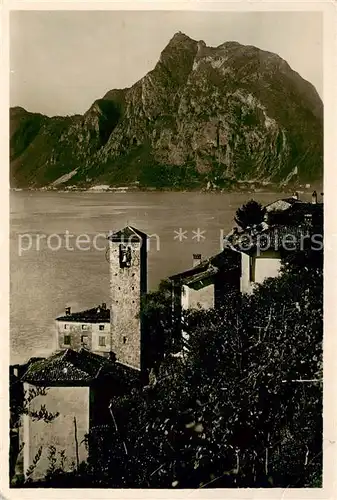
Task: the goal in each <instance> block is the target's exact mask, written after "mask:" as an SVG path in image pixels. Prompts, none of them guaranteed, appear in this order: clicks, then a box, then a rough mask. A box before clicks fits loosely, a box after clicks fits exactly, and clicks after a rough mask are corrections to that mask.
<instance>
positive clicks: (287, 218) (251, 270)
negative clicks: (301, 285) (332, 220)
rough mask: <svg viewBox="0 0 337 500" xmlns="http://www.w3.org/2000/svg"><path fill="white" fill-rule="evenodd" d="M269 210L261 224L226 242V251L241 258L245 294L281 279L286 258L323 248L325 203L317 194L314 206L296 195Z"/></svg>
mask: <svg viewBox="0 0 337 500" xmlns="http://www.w3.org/2000/svg"><path fill="white" fill-rule="evenodd" d="M265 209H266V213H265V217H264V221H263V222H262V223H261V224H257V225H255V226H253V227H247V228H246V229H245V230H241V231H240V230H239V229H238V228H235V229H234V230H233V231H232V232H231V233H230V234H229V235H227V236H226V238H225V240H224V245H225V247H226V248H228V249H230V250H233V251H236V252H239V253H240V255H241V282H240V291H241V292H242V293H252V291H253V290H254V286H255V285H256V284H259V283H262V282H263V281H264V280H265V279H267V278H274V277H277V276H278V275H279V273H280V270H281V266H282V259H283V257H285V256H286V254H290V253H291V252H294V250H305V249H306V248H308V245H309V246H310V245H312V247H313V248H315V246H316V248H318V247H319V245H323V202H320V203H318V201H317V193H316V192H315V191H314V192H313V195H312V201H311V202H304V201H301V200H299V198H298V195H295V196H294V197H292V198H285V199H281V200H276V201H275V202H273V203H271V204H269V205H267V206H266V207H265Z"/></svg>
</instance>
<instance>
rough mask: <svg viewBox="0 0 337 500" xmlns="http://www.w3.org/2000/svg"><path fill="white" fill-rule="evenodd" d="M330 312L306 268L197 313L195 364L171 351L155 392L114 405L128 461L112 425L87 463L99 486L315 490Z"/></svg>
mask: <svg viewBox="0 0 337 500" xmlns="http://www.w3.org/2000/svg"><path fill="white" fill-rule="evenodd" d="M322 312H323V302H322V280H320V279H319V271H317V274H316V276H315V278H313V276H312V273H311V271H310V269H309V270H308V269H307V268H306V267H305V268H304V269H302V271H301V279H300V280H298V277H297V276H296V275H294V274H293V273H289V272H287V270H286V268H285V270H284V272H283V274H282V275H281V276H280V277H279V278H274V279H269V280H266V282H265V283H263V284H261V285H259V287H258V289H257V290H256V292H255V293H254V294H253V295H252V296H242V297H241V299H240V300H239V301H238V300H237V298H235V297H234V296H233V300H229V301H228V303H226V305H225V306H224V307H223V309H221V310H209V311H195V312H194V313H193V312H191V313H190V315H189V317H188V318H187V323H186V328H189V334H190V337H189V338H190V340H189V356H188V357H187V359H186V360H184V359H182V358H176V357H172V356H169V355H167V356H166V357H165V358H164V359H163V361H162V363H161V366H160V369H159V372H158V377H157V382H156V384H155V385H154V386H152V387H147V388H145V389H143V390H142V391H140V392H139V391H134V392H133V393H132V394H131V395H127V396H123V397H122V398H116V400H115V401H114V407H115V408H116V419H117V420H118V422H119V425H120V431H121V432H122V435H123V439H125V441H126V447H127V450H128V454H126V453H124V452H123V450H122V448H121V447H118V446H116V444H115V443H116V437H114V436H115V435H114V434H113V429H112V428H111V429H110V430H109V431H108V432H109V433H110V434H109V438H107V437H106V438H105V439H102V440H101V443H102V445H101V447H98V448H96V454H95V456H92V457H91V462H90V463H91V467H92V469H91V474H92V477H95V481H96V483H97V482H100V483H99V484H100V485H103V484H104V485H106V486H114V487H143V488H145V487H152V488H154V487H178V488H199V487H202V488H204V487H208V486H209V487H212V486H213V487H268V486H269V487H271V486H277V487H287V486H296V487H300V486H314V485H316V486H319V483H318V482H317V477H319V475H320V473H321V467H322V464H321V451H322V384H321V380H320V377H321V371H320V366H321V360H322ZM301 380H304V381H309V382H308V383H302V382H301ZM109 443H110V444H109ZM112 443H114V444H113V445H111V444H112ZM97 457H99V462H98V460H97ZM96 464H98V466H97V467H96ZM103 469H104V474H103V472H102V471H103Z"/></svg>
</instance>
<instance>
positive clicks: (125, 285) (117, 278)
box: [110, 240, 146, 369]
mask: <svg viewBox="0 0 337 500" xmlns="http://www.w3.org/2000/svg"><path fill="white" fill-rule="evenodd" d="M120 244H121V243H119V242H112V241H110V290H111V308H110V311H111V342H112V351H113V352H115V354H116V357H117V360H118V361H120V362H121V363H124V364H126V365H129V366H131V367H133V368H137V369H140V368H141V361H142V357H141V352H142V325H141V321H140V317H139V315H140V303H141V296H142V294H144V293H146V242H143V243H142V244H141V242H140V241H137V242H136V241H135V240H133V241H132V243H131V244H130V245H128V244H127V243H126V245H127V246H130V247H131V262H130V267H120V261H119V246H120Z"/></svg>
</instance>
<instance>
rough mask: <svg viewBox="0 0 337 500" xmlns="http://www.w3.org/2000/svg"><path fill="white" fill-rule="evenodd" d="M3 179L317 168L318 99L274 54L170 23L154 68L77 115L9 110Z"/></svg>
mask: <svg viewBox="0 0 337 500" xmlns="http://www.w3.org/2000/svg"><path fill="white" fill-rule="evenodd" d="M10 128H11V134H10V135H11V145H10V160H11V185H12V187H41V186H50V185H55V186H56V185H58V186H63V185H64V184H68V185H69V184H71V185H77V186H81V187H88V186H91V185H97V184H110V185H131V184H133V183H136V184H137V185H138V186H140V187H159V188H193V187H201V186H205V185H206V184H207V183H208V184H210V183H213V184H215V185H217V186H219V187H225V188H226V187H231V186H233V185H235V184H236V183H237V182H240V181H241V182H242V181H250V182H254V181H256V182H263V183H268V182H272V183H274V184H277V185H280V184H282V183H283V184H298V183H303V182H314V181H321V180H322V177H323V104H322V101H321V99H320V97H319V96H318V94H317V92H316V90H315V88H314V87H313V86H312V85H311V84H310V83H309V82H307V81H305V80H304V79H303V78H301V76H300V75H299V74H298V73H296V72H295V71H293V70H292V69H291V68H290V66H289V65H288V64H287V63H286V62H285V61H284V60H283V59H281V58H280V57H279V56H278V55H276V54H273V53H270V52H266V51H263V50H260V49H258V48H256V47H253V46H245V45H241V44H239V43H237V42H225V43H223V44H221V45H219V46H218V47H208V46H206V44H205V43H204V42H203V41H195V40H192V39H191V38H189V37H188V36H186V35H184V34H183V33H180V32H179V33H176V34H175V35H174V36H173V38H172V39H171V40H170V42H169V43H168V45H167V46H166V47H165V49H164V50H163V52H162V53H161V55H160V58H159V61H158V63H157V64H156V66H155V67H154V69H153V70H152V71H150V72H149V73H147V74H146V75H145V76H144V77H143V78H142V79H141V80H139V81H138V82H136V83H135V84H134V85H133V86H132V87H130V88H127V89H121V90H111V91H109V92H108V93H107V94H106V95H105V96H104V97H103V98H102V99H98V100H96V101H95V102H94V103H93V104H92V106H91V107H90V108H89V109H88V111H87V112H86V113H85V114H84V115H75V116H70V117H58V116H57V117H52V118H50V117H47V116H44V115H41V114H38V113H30V112H28V111H26V110H24V109H23V108H19V107H15V108H11V110H10Z"/></svg>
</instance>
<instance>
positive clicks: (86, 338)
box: [81, 335, 88, 345]
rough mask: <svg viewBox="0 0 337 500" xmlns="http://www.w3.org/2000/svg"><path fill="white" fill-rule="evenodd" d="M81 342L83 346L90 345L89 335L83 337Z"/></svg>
mask: <svg viewBox="0 0 337 500" xmlns="http://www.w3.org/2000/svg"><path fill="white" fill-rule="evenodd" d="M81 342H82V344H83V345H88V336H87V335H81Z"/></svg>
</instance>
